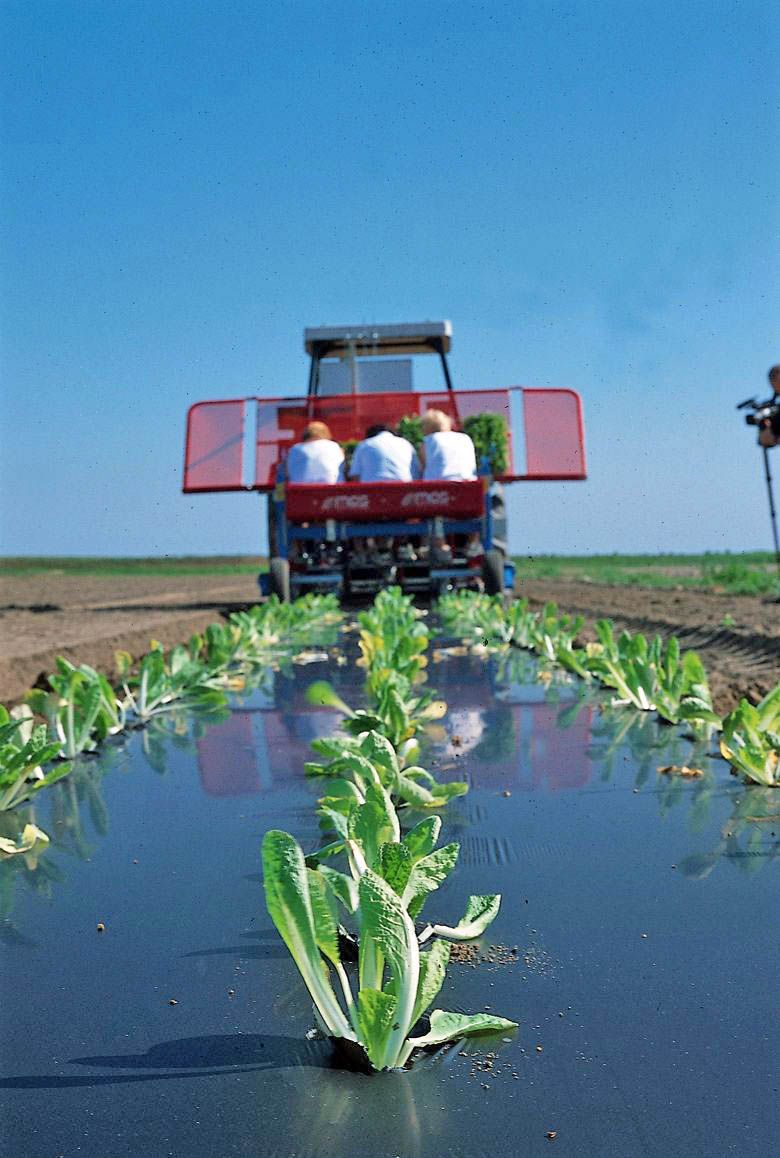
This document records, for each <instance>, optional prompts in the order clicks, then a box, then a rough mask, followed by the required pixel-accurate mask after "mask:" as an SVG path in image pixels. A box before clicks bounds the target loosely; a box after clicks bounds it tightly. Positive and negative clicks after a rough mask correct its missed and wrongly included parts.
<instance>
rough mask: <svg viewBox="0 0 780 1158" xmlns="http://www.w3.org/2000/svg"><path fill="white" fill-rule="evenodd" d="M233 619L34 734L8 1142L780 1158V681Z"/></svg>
mask: <svg viewBox="0 0 780 1158" xmlns="http://www.w3.org/2000/svg"><path fill="white" fill-rule="evenodd" d="M70 578H71V579H72V578H73V577H70ZM132 578H133V577H130V579H132ZM135 578H136V579H137V580H138V581H139V582H144V581H147V580H145V579H143V578H142V577H138V576H136V577H135ZM147 578H148V577H147ZM177 578H180V579H183V578H184V577H183V576H178V577H177ZM218 578H219V577H218ZM222 578H224V577H222ZM33 579H34V577H32V576H31V577H30V582H32V581H33ZM79 579H80V580H82V581H83V582H85V583H86V582H90V583H91V582H93V581H94V580H93V579H87V577H79ZM124 581H128V580H123V582H124ZM536 582H539V581H536ZM125 598H126V599H129V600H131V602H132V600H133V599H135V600H138V599H140V598H141V596H140V593H139V592H138V591H136V592H135V593H132V592H130V593H129V594H127V595H126V596H125ZM146 598H147V600H148V603H147V607H148V606H149V605H152V607H153V610H152V611H150V612H149V613H150V614H158V612H159V606H160V605H161V604H162V605H163V606H165V604H164V602H163V601H162V599H161V597H157V598H156V599H155V598H151V597H149V596H147V597H146ZM234 602H235V603H236V606H234V607H233V608H232V609H231V610H229V611H228V612H227V613H226V617H225V618H220V619H216V620H215V619H214V618H213V616H212V622H211V623H210V624H209V625H208V626H206V627H204V628H203V629H202V630H201V631H200V632H196V633H194V634H192V635H191V636H190V637H189V639H188V640H187V641H186V644H184V645H182V646H177V647H173V648H165V647H163V646H162V645H160V644H155V645H154V646H152V647H151V649H150V650H148V651H146V652H145V654H143V655H142V656H141V657H140V658H137V659H134V658H133V657H132V656H131V655H130V654H129V653H127V652H125V653H124V654H123V655H120V657H119V659H118V662H117V670H116V673H115V675H113V676H112V678H111V680H108V679H106V678H105V676H103V675H102V674H101V673H99V672H98V671H96V670H94V669H93V668H91V667H89V666H83V665H81V666H78V665H74V664H69V663H67V662H65V661H63V660H60V661H59V662H58V663H57V665H56V669H55V670H54V671H52V672H50V673H49V675H48V677H47V679H46V680H45V681H40V682H41V685H42V686H40V687H39V688H37V689H36V690H35V691H34V692H33V693H31V694H30V695H29V696H28V697H27V698H26V703H25V705H24V706H23V707H19V708H17V709H15V711H14V714H13V716H11V717H9V715H8V713H7V712H5V711H4V710H3V711H2V713H0V934H2V940H3V942H4V945H3V952H4V958H5V960H4V972H3V979H4V989H5V991H7V992H9V993H14V994H17V995H19V998H20V999H19V1000H18V1001H16V1002H13V1003H7V1004H6V1005H5V1006H4V1013H3V1039H4V1049H3V1057H2V1062H1V1063H0V1118H1V1119H2V1121H3V1131H4V1135H3V1136H4V1139H5V1140H7V1142H8V1143H9V1152H14V1153H19V1154H24V1155H29V1156H30V1158H37V1156H38V1155H41V1158H43V1155H50V1154H70V1153H79V1154H82V1155H85V1156H86V1158H98V1156H100V1158H102V1156H103V1155H106V1154H110V1155H115V1156H117V1158H122V1156H125V1155H126V1156H128V1158H130V1156H134V1155H136V1154H138V1153H148V1154H157V1153H166V1154H172V1155H175V1156H177V1158H178V1156H182V1158H183V1156H185V1155H186V1156H187V1158H189V1156H196V1158H197V1156H200V1155H204V1156H205V1155H213V1154H241V1153H257V1154H263V1155H265V1154H267V1155H272V1156H279V1158H292V1156H295V1158H309V1156H313V1155H315V1154H316V1155H320V1156H326V1158H328V1156H333V1158H340V1156H341V1155H344V1154H355V1155H366V1156H368V1155H371V1156H372V1158H393V1156H396V1158H397V1156H403V1158H407V1156H408V1158H438V1156H439V1155H441V1154H443V1153H446V1154H453V1155H456V1156H463V1158H467V1156H468V1158H470V1156H472V1155H478V1154H480V1155H481V1154H483V1153H484V1152H485V1150H490V1151H493V1152H496V1153H522V1154H524V1155H529V1156H531V1158H533V1156H535V1155H542V1154H548V1153H550V1147H551V1146H553V1147H554V1149H555V1151H556V1152H560V1153H563V1154H568V1155H573V1156H574V1155H576V1156H578V1158H579V1156H584V1158H633V1156H634V1155H636V1156H637V1158H639V1156H640V1155H641V1156H642V1158H662V1156H663V1158H666V1156H667V1155H669V1154H676V1153H681V1152H684V1153H685V1154H686V1155H687V1156H689V1158H710V1156H711V1155H713V1154H730V1153H734V1154H740V1155H741V1156H744V1158H759V1155H760V1156H763V1155H765V1154H767V1153H770V1152H771V1151H772V1146H773V1143H772V1139H773V1138H774V1137H775V1136H776V1129H775V1125H776V1124H775V1122H774V1121H773V1120H772V1115H771V1113H769V1112H767V1109H766V1106H767V1103H766V1083H765V1082H759V1081H755V1082H735V1081H734V1074H735V1073H744V1072H753V1073H759V1074H768V1073H770V1072H771V1069H772V1066H773V1062H774V1041H773V1036H772V1032H771V1028H770V1027H771V1024H772V1013H773V1010H774V1006H775V998H776V995H775V984H774V975H773V972H772V970H771V969H769V970H767V968H766V961H767V960H770V959H771V954H772V952H773V947H774V939H775V926H776V920H775V914H776V909H777V890H776V876H775V870H776V868H777V865H776V861H777V859H778V856H780V842H779V841H778V837H777V821H778V815H779V813H778V807H779V806H778V803H777V792H778V787H780V773H779V772H778V756H777V748H778V744H780V739H779V735H780V687H777V688H775V689H774V690H773V691H772V692H770V693H769V694H768V695H766V696H764V697H763V698H762V699H761V700H760V702H758V703H757V705H756V706H751V705H750V704H749V703H747V702H742V703H741V704H740V705H739V706H738V707H737V708H736V709H735V710H734V711H732V712H729V714H728V715H727V716H725V717H723V716H722V714H721V713H720V712H719V711H718V710H716V708H715V706H714V704H713V699H712V695H711V691H710V687H709V683H708V674H707V671H706V669H705V666H704V664H703V663H702V662H701V660H700V658H698V657H697V656H696V655H695V654H694V653H692V652H688V653H686V652H685V651H684V650H683V649H681V647H680V644H679V641H678V640H677V638H676V637H673V636H672V635H669V636H668V638H666V639H662V638H660V637H658V638H652V639H647V638H646V637H645V636H644V635H642V634H641V633H640V632H636V631H634V632H631V631H620V630H618V629H617V628H616V626H615V625H614V623H612V622H609V621H607V620H605V619H603V618H599V620H598V621H597V622H594V625H593V635H594V639H593V640H592V641H590V642H588V641H587V640H586V639H585V638H584V635H585V634H586V633H585V627H584V622H583V620H582V619H581V618H580V617H579V616H574V615H571V614H569V613H567V612H565V611H564V610H562V609H561V608H560V607H556V606H554V605H553V604H551V603H547V604H546V605H545V606H543V607H541V608H539V609H537V608H536V607H533V606H532V605H531V603H530V601H529V600H528V599H527V598H517V599H515V600H513V601H511V602H510V603H504V602H503V601H502V600H501V599H500V598H499V597H489V596H484V595H478V594H476V593H473V592H461V593H457V594H448V595H444V596H442V598H441V599H440V600H438V601H437V603H436V604H435V605H434V606H432V607H431V608H429V609H420V608H415V607H414V605H413V604H412V602H411V600H409V599H408V598H406V597H404V596H403V595H402V594H401V592H400V591H399V590H397V589H393V588H390V589H387V590H385V591H383V592H381V593H380V595H378V596H377V598H376V599H375V600H374V603H373V604H372V605H371V606H368V607H366V608H364V609H363V610H361V611H359V612H356V611H355V610H345V609H342V608H340V607H339V606H338V603H337V602H336V600H335V599H334V598H333V597H332V596H325V597H322V596H307V597H306V598H305V599H302V600H299V601H297V602H295V603H294V604H292V605H289V604H279V603H278V602H277V601H276V600H275V599H273V598H272V599H271V600H269V601H267V602H266V603H264V604H263V605H261V606H254V607H251V608H249V609H244V608H242V607H240V606H239V604H240V600H235V601H234ZM117 606H119V607H120V609H121V608H122V607H124V608H126V607H127V606H128V605H127V603H122V604H119V603H118V604H117ZM93 610H94V609H93ZM201 610H203V609H199V611H198V613H199V614H200V611H201ZM32 614H41V615H45V614H47V612H38V613H36V612H32ZM51 614H54V612H51ZM110 614H112V615H114V614H117V612H116V611H115V610H112V611H111V612H110ZM745 978H749V983H748V984H747V987H746V983H745V980H744V979H745ZM33 987H34V1005H35V1016H34V1018H31V1017H30V1014H29V1010H30V1002H28V1001H27V1000H24V999H23V998H24V995H25V994H27V993H31V992H32V990H33ZM42 1095H43V1097H44V1098H45V1118H44V1119H42V1115H41V1102H40V1099H41V1097H42ZM42 1120H45V1123H46V1129H45V1131H43V1132H42V1130H41V1121H42Z"/></svg>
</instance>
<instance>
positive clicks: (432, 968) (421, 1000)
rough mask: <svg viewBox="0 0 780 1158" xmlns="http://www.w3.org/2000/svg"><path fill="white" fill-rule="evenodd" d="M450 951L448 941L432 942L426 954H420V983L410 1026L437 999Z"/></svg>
mask: <svg viewBox="0 0 780 1158" xmlns="http://www.w3.org/2000/svg"><path fill="white" fill-rule="evenodd" d="M451 949H452V946H451V945H450V943H449V941H434V943H433V945H432V946H431V948H430V949H429V950H428V952H427V953H421V954H420V983H419V985H418V986H417V999H416V1001H415V1003H414V1013H413V1014H412V1025H414V1023H415V1022H416V1021H417V1019H418V1018H419V1017H422V1015H423V1014H424V1013H425V1011H426V1009H427V1008H428V1006H429V1005H430V1004H431V1002H432V1001H434V1000H435V999H436V997H438V995H439V990H440V989H441V987H442V985H443V984H444V977H445V975H446V970H447V965H448V964H449V960H450V951H451Z"/></svg>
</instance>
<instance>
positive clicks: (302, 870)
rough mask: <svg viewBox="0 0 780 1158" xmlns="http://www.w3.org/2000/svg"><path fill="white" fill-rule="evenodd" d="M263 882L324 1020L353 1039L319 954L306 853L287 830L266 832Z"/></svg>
mask: <svg viewBox="0 0 780 1158" xmlns="http://www.w3.org/2000/svg"><path fill="white" fill-rule="evenodd" d="M263 884H264V888H265V900H266V906H267V908H268V912H269V915H270V917H271V920H272V921H273V923H274V925H275V926H276V928H277V930H278V932H279V934H280V936H281V938H282V940H283V941H284V943H285V945H286V946H287V948H288V949H289V950H290V953H291V954H292V958H293V960H294V961H295V964H296V965H297V966H298V970H299V972H300V974H301V977H302V978H303V980H304V982H305V983H306V987H307V988H308V990H309V993H310V994H311V997H312V1000H313V1001H314V1004H315V1005H316V1006H317V1009H318V1011H319V1013H320V1016H321V1017H322V1020H323V1022H324V1023H325V1025H326V1026H327V1028H328V1030H329V1031H330V1032H331V1033H332V1034H333V1035H334V1036H335V1037H346V1038H351V1039H353V1040H354V1034H353V1033H352V1030H351V1029H350V1027H349V1023H348V1022H347V1019H346V1018H345V1016H344V1013H343V1011H342V1009H341V1007H340V1005H339V1003H338V1001H337V1000H336V995H335V993H334V992H333V988H332V986H331V984H330V980H329V979H328V976H327V970H326V968H325V965H324V964H323V961H322V958H321V957H320V953H319V947H318V944H317V935H316V931H315V924H314V913H313V910H312V903H311V896H310V893H309V879H308V870H307V868H306V864H305V861H304V858H303V853H302V851H301V849H300V846H299V845H298V844H297V842H296V841H295V840H294V839H293V837H292V836H290V835H289V833H287V832H281V831H279V830H278V829H271V831H270V832H267V833H266V834H265V837H264V839H263Z"/></svg>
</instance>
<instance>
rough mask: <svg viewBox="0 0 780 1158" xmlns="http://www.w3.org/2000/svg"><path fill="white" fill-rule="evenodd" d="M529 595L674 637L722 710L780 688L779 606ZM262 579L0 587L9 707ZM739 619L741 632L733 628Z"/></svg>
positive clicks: (535, 588) (560, 588)
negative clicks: (64, 669)
mask: <svg viewBox="0 0 780 1158" xmlns="http://www.w3.org/2000/svg"><path fill="white" fill-rule="evenodd" d="M521 590H522V593H523V594H524V595H526V596H527V597H528V598H529V600H530V602H531V604H532V606H533V607H540V606H541V605H542V604H543V603H545V602H546V601H548V600H553V601H554V602H556V603H557V604H558V605H559V607H560V608H561V609H562V610H564V611H568V612H572V613H579V614H582V615H584V616H585V617H586V629H585V635H586V636H588V637H590V638H592V637H593V634H592V630H593V622H594V620H596V619H598V618H599V617H600V616H609V617H611V618H612V619H614V620H615V622H616V624H617V625H618V627H627V628H628V629H629V630H630V631H643V632H645V633H646V634H650V635H652V634H655V633H656V632H658V633H660V634H661V635H664V636H665V635H670V634H675V635H677V636H678V638H679V639H680V642H681V644H682V646H683V647H686V648H693V649H695V650H696V651H698V652H699V653H700V654H701V656H702V659H703V660H704V663H705V665H706V667H707V670H708V672H709V674H710V681H711V684H712V688H713V693H714V696H715V704H716V707H717V709H718V710H719V711H721V712H724V711H728V710H729V709H730V708H731V707H733V706H734V704H735V703H736V702H737V700H738V699H739V697H740V696H743V695H746V696H748V697H749V698H750V699H752V700H756V699H757V698H759V697H760V696H761V695H763V694H765V693H766V692H767V691H768V690H769V689H770V688H771V687H774V685H775V684H777V683H778V682H779V681H780V603H774V602H770V601H764V600H762V599H757V598H753V597H749V596H729V595H716V594H710V593H706V592H701V591H695V592H694V591H688V590H681V591H665V590H653V589H648V588H637V587H608V586H605V585H600V584H596V583H582V582H575V581H572V582H568V581H563V580H557V581H553V580H529V581H527V582H523V583H522V584H521ZM257 594H258V592H257V584H256V582H255V579H254V577H253V576H252V575H237V576H235V577H234V578H231V577H230V576H226V575H211V576H209V575H204V576H199V575H187V576H173V577H146V576H132V577H126V578H114V577H100V578H98V577H90V576H87V577H82V576H73V575H63V574H56V573H52V574H49V575H45V576H44V575H41V576H32V577H26V578H2V579H0V702H3V703H10V702H12V701H14V700H16V699H19V698H20V697H21V696H22V695H23V694H24V692H25V691H26V690H27V688H29V687H31V686H32V685H33V684H34V683H36V682H37V681H38V680H39V679H40V678H41V677H42V676H43V675H45V674H46V673H48V672H50V671H52V670H53V667H54V660H55V657H56V656H57V655H64V656H65V657H66V658H67V659H70V660H72V661H73V662H78V663H89V664H92V665H93V666H95V667H99V668H100V669H101V670H103V671H105V672H107V673H112V672H113V670H114V652H115V651H117V650H118V649H120V648H121V649H124V650H126V651H129V652H130V653H131V654H132V655H134V656H139V655H141V654H143V652H145V651H147V650H148V648H149V641H150V640H151V639H158V640H160V642H161V643H162V644H164V645H165V646H166V647H168V646H171V645H172V644H174V643H180V642H182V641H183V640H185V639H187V637H188V636H189V635H190V634H191V633H192V632H193V631H200V630H202V629H203V628H204V627H206V626H207V625H208V624H209V623H213V622H214V621H215V620H217V619H219V618H220V616H221V615H224V614H227V613H229V612H230V611H233V610H236V609H238V608H240V607H245V606H246V605H247V604H250V603H253V602H256V600H257ZM728 616H731V618H733V620H734V623H733V624H731V622H730V620H727V622H728V623H729V626H724V624H723V620H724V618H726V617H728Z"/></svg>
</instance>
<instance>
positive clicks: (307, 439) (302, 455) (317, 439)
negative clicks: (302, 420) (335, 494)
mask: <svg viewBox="0 0 780 1158" xmlns="http://www.w3.org/2000/svg"><path fill="white" fill-rule="evenodd" d="M287 478H288V480H289V481H290V482H291V483H336V482H343V481H344V451H343V450H342V449H341V447H340V446H339V444H338V443H337V442H334V441H333V439H332V438H331V436H330V430H329V429H328V427H327V426H326V425H325V423H324V422H310V423H309V424H308V426H307V427H306V429H305V430H304V432H303V442H296V444H295V446H292V447H290V451H289V453H288V455H287Z"/></svg>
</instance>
